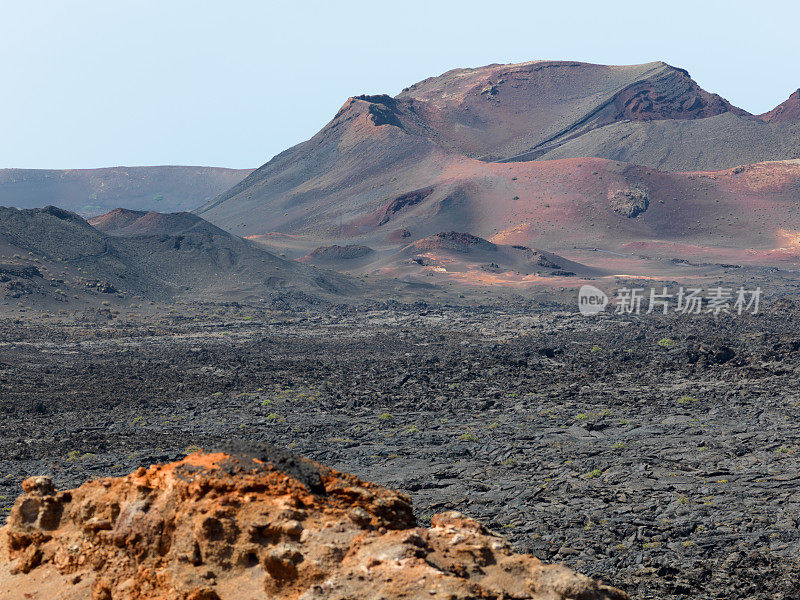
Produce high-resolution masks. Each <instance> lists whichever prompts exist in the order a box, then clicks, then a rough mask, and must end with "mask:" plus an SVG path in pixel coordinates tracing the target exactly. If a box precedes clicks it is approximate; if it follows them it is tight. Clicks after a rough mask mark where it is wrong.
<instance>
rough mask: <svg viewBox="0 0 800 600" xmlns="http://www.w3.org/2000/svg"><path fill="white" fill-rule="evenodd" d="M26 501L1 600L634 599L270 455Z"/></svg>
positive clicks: (210, 460) (181, 466)
mask: <svg viewBox="0 0 800 600" xmlns="http://www.w3.org/2000/svg"><path fill="white" fill-rule="evenodd" d="M23 490H24V492H25V493H24V494H23V495H22V496H20V497H19V498H18V500H17V502H16V504H15V506H14V508H13V510H12V512H11V515H10V517H9V518H8V523H7V525H6V526H5V527H3V528H2V529H0V597H1V598H3V599H4V600H15V599H20V600H21V599H23V598H31V599H37V598H39V599H42V600H44V599H47V600H84V599H85V600H90V599H91V600H143V599H145V598H146V599H148V600H227V599H231V600H239V599H241V600H253V599H257V598H286V599H290V598H296V599H300V598H302V599H307V600H311V599H315V598H326V599H334V598H335V599H341V600H344V599H351V600H357V599H364V600H366V599H374V598H431V599H436V598H442V599H443V598H448V599H458V598H464V599H466V598H520V599H521V598H531V599H541V600H557V599H565V600H566V599H568V598H572V599H581V600H623V599H625V598H627V595H626V594H625V593H623V592H621V591H619V590H617V589H614V588H611V587H608V586H605V585H602V584H601V583H598V582H595V581H593V580H591V579H589V578H588V577H585V576H583V575H580V574H577V573H575V572H573V571H571V570H569V569H568V568H566V567H564V566H559V565H544V564H542V563H541V562H540V561H539V560H538V559H536V558H534V557H533V556H529V555H521V554H515V553H514V552H513V551H512V550H511V549H510V547H509V546H508V544H507V543H506V542H505V541H504V540H503V539H502V538H499V537H497V536H495V535H493V534H492V533H490V532H488V531H487V530H486V529H484V528H483V527H482V526H481V525H480V524H478V523H477V522H475V521H473V520H471V519H468V518H466V517H464V516H462V515H460V514H458V513H446V514H441V515H437V516H435V517H434V518H433V519H432V524H431V527H430V528H423V527H418V526H417V524H416V522H415V519H414V517H413V514H412V511H411V504H410V501H409V499H408V498H406V497H405V496H403V495H401V494H399V493H397V492H393V491H390V490H387V489H384V488H381V487H379V486H377V485H374V484H371V483H365V482H363V481H360V480H358V479H357V478H355V477H353V476H351V475H346V474H343V473H338V472H336V471H333V470H331V469H328V468H326V467H323V466H321V465H318V464H316V463H312V462H310V461H306V460H304V459H300V458H297V457H294V456H292V455H290V454H288V453H285V452H283V451H280V450H277V449H274V448H268V447H263V448H260V449H259V450H258V451H256V452H253V451H252V449H250V450H242V449H231V450H229V452H226V453H223V452H219V453H215V454H199V453H198V454H192V455H190V456H188V457H187V458H185V459H184V460H182V461H180V462H177V463H172V464H167V465H155V466H151V467H150V468H149V469H145V468H140V469H139V470H137V471H136V472H135V473H132V474H130V475H128V476H127V477H122V478H105V479H98V480H94V481H90V482H88V483H86V484H84V485H83V486H81V487H80V488H78V489H75V490H70V491H60V492H57V491H56V490H55V489H54V488H53V485H52V483H51V482H50V480H49V479H48V478H45V477H35V478H31V479H28V480H26V481H25V482H24V483H23Z"/></svg>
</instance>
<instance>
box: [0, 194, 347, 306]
mask: <svg viewBox="0 0 800 600" xmlns="http://www.w3.org/2000/svg"><path fill="white" fill-rule="evenodd" d="M141 219H146V222H150V223H152V222H157V226H156V227H154V228H152V229H149V230H148V228H147V227H144V226H143V227H141V228H140V229H139V233H141V234H142V235H137V236H128V237H117V236H112V235H108V234H107V233H104V232H103V231H100V230H99V229H97V228H95V227H92V226H91V225H90V224H89V223H87V222H86V221H84V220H83V219H82V218H81V217H79V216H78V215H76V214H74V213H71V212H68V211H65V210H63V209H60V208H55V207H46V208H43V209H25V210H19V209H15V208H5V207H0V301H3V300H5V302H6V303H8V302H20V303H22V304H24V305H27V304H31V305H36V304H39V305H41V304H45V305H46V304H48V303H49V304H51V305H53V306H55V307H59V306H64V307H67V306H71V307H73V308H74V307H75V306H76V304H77V305H78V306H80V305H86V304H89V305H97V306H99V305H103V304H108V305H114V304H119V303H128V302H131V300H135V299H137V298H138V299H140V300H141V299H149V300H169V299H172V298H180V299H184V300H247V301H263V300H268V299H273V300H274V299H276V298H280V299H285V300H287V301H292V300H296V299H298V298H299V299H305V300H310V299H314V298H322V297H342V296H347V295H350V294H353V293H355V292H356V291H357V288H356V286H355V285H354V284H353V282H352V281H351V280H350V279H349V278H347V277H345V276H343V275H339V274H336V273H333V272H325V271H320V270H318V269H316V268H314V267H311V266H309V265H304V264H302V263H298V262H292V261H287V260H284V259H282V258H279V257H277V256H274V255H273V254H270V253H269V252H267V251H265V250H262V249H260V248H257V247H255V246H254V245H253V244H251V243H250V242H247V241H246V240H243V239H241V238H238V237H236V236H233V235H231V234H229V233H227V232H225V231H222V230H221V229H219V228H217V227H214V226H213V225H211V224H209V223H206V222H205V221H203V220H202V219H200V218H199V217H196V216H193V215H186V214H185V213H183V214H180V213H179V214H172V215H170V214H167V215H158V214H156V213H145V214H143V215H141V216H140V218H139V220H141ZM109 220H110V219H106V223H107V222H108V221H109ZM190 221H191V223H190ZM123 234H124V235H127V234H125V233H124V232H123Z"/></svg>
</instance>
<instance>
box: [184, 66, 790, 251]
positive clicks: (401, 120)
mask: <svg viewBox="0 0 800 600" xmlns="http://www.w3.org/2000/svg"><path fill="white" fill-rule="evenodd" d="M796 107H797V98H796V97H795V96H793V97H792V98H790V99H789V100H787V101H786V102H785V103H784V104H782V105H781V107H779V108H777V109H775V111H772V112H771V113H767V114H765V115H761V116H753V115H750V114H748V113H746V112H745V111H743V110H741V109H738V108H736V107H735V106H733V105H731V104H730V103H729V102H728V101H726V100H725V99H723V98H721V97H719V96H717V95H715V94H711V93H708V92H706V91H704V90H702V89H701V88H700V87H699V86H698V85H697V84H696V83H695V82H694V81H693V80H692V79H691V78H690V77H689V75H688V74H687V73H686V71H684V70H682V69H677V68H674V67H671V66H669V65H666V64H664V63H660V62H659V63H649V64H645V65H634V66H624V67H614V66H602V65H591V64H583V63H575V62H553V61H536V62H529V63H522V64H517V65H491V66H488V67H482V68H478V69H458V70H455V71H450V72H448V73H445V74H444V75H441V76H439V77H434V78H431V79H427V80H425V81H422V82H420V83H418V84H415V85H413V86H411V87H410V88H407V89H406V90H404V91H403V92H402V93H400V94H399V95H398V96H396V97H394V98H392V97H389V96H385V95H378V96H366V95H365V96H355V97H352V98H350V99H348V101H347V102H346V103H345V104H344V106H343V107H342V108H341V109H340V110H339V112H338V113H337V114H336V115H335V117H334V118H333V120H332V121H331V122H330V123H328V124H327V125H326V126H325V127H323V129H322V130H321V131H320V132H319V133H317V134H316V135H315V136H314V137H312V138H311V139H310V140H308V141H306V142H303V143H301V144H299V145H297V146H295V147H293V148H290V149H288V150H286V151H284V152H282V153H281V154H279V155H277V156H276V157H274V158H273V159H272V160H270V161H269V162H268V163H267V164H265V165H264V166H262V167H261V168H259V169H257V170H256V171H254V172H253V173H252V174H251V175H250V176H248V177H247V178H246V179H244V180H243V181H242V182H241V183H239V184H237V185H236V186H234V187H233V188H231V189H230V190H228V191H227V192H225V193H223V194H222V195H220V196H219V197H218V198H217V199H216V200H215V201H214V202H212V203H210V204H208V205H207V206H205V207H203V208H201V209H199V210H198V211H197V214H199V215H202V216H203V217H204V218H206V219H208V220H210V221H211V222H212V223H215V224H217V225H219V226H220V227H223V228H225V229H227V230H229V231H234V232H236V233H237V234H238V235H242V236H244V237H249V238H251V239H254V240H256V241H258V242H260V243H263V244H264V245H265V246H266V247H268V248H270V249H272V250H275V251H281V252H287V254H289V255H291V256H293V257H301V256H304V255H308V253H309V252H311V251H312V250H314V249H315V248H318V247H327V246H334V245H339V246H341V247H347V246H364V247H368V248H371V249H374V250H375V251H376V253H375V254H374V255H373V256H374V258H375V259H378V258H381V257H383V256H384V254H381V252H384V251H397V250H400V249H401V248H402V247H404V246H406V245H408V244H409V243H412V242H415V241H417V240H420V239H422V238H425V237H428V236H431V235H436V234H438V233H441V232H447V231H458V232H464V233H469V234H471V235H475V236H478V237H481V238H484V239H487V240H489V241H491V242H493V243H501V244H512V245H513V244H517V245H523V246H526V247H530V248H541V249H543V250H545V251H550V252H556V253H559V254H562V256H566V258H570V259H572V260H576V261H578V262H585V259H587V256H586V255H585V253H582V252H579V251H577V250H579V249H581V248H589V249H592V250H594V249H595V248H601V249H604V250H612V251H614V252H620V251H623V253H626V252H629V251H630V252H631V253H632V254H635V255H639V254H642V248H644V249H645V250H647V251H650V250H653V252H655V253H660V254H661V255H662V256H664V257H667V258H676V257H681V256H683V255H689V256H690V257H694V258H697V257H698V256H703V257H712V258H713V257H716V259H717V260H721V259H722V258H725V257H727V258H728V259H731V253H733V254H736V253H739V254H741V257H742V258H743V259H744V258H746V259H748V260H750V259H754V258H759V257H762V258H763V257H764V256H767V258H768V259H770V260H771V259H772V258H774V257H776V256H784V254H785V251H788V253H789V254H790V255H791V257H793V258H792V260H796V254H797V252H796V251H797V248H796V246H797V245H798V244H797V241H796V239H795V238H798V239H800V213H798V208H799V207H798V202H797V199H798V197H800V163H798V162H797V161H792V160H785V159H792V158H797V157H800V119H796V118H794V116H795V114H796ZM564 157H581V158H564ZM556 159H557V160H556ZM767 160H770V161H772V162H764V163H759V164H752V165H751V166H747V165H749V164H750V163H756V162H757V161H767ZM739 165H745V166H739ZM655 167H659V168H658V169H656V168H655ZM678 169H687V170H691V172H688V171H687V172H681V171H678V172H676V170H678ZM634 248H635V250H633V249H634ZM654 249H655V250H654ZM720 249H722V250H720ZM746 249H752V250H754V252H755V254H753V255H747V256H744V252H745V250H746ZM564 252H572V255H569V254H566V255H565V254H564ZM609 256H610V255H605V256H604V257H603V259H604V260H603V262H605V259H608V258H609ZM309 258H313V257H309ZM589 258H590V257H589ZM736 258H737V257H736V256H733V259H736ZM361 262H362V263H364V262H365V261H364V260H363V259H362V261H361ZM350 264H355V263H350ZM621 267H622V266H621Z"/></svg>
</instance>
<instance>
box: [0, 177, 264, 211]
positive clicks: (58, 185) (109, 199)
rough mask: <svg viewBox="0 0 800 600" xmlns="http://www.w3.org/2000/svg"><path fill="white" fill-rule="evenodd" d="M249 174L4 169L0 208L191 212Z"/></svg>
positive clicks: (0, 189) (0, 178) (0, 190)
mask: <svg viewBox="0 0 800 600" xmlns="http://www.w3.org/2000/svg"><path fill="white" fill-rule="evenodd" d="M251 171H252V169H222V168H218V167H184V166H159V167H110V168H105V169H67V170H56V169H0V205H3V206H15V207H17V208H42V207H44V206H48V205H55V206H58V207H60V208H64V209H67V210H70V211H73V212H76V213H78V214H80V215H82V216H90V215H97V214H101V213H104V212H106V211H109V210H111V209H113V208H116V207H118V206H124V207H126V208H130V209H137V210H145V211H149V210H156V211H161V212H172V211H180V210H193V209H195V208H197V207H198V206H200V205H201V204H203V203H204V202H206V201H207V200H209V199H211V198H214V197H215V196H217V194H220V193H221V192H224V191H225V190H227V189H228V188H230V187H231V186H233V185H236V184H237V183H238V182H240V181H241V180H242V179H244V178H245V177H246V176H247V175H248V174H250V173H251Z"/></svg>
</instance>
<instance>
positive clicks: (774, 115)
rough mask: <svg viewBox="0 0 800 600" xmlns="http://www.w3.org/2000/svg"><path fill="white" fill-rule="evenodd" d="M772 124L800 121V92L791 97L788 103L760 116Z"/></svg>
mask: <svg viewBox="0 0 800 600" xmlns="http://www.w3.org/2000/svg"><path fill="white" fill-rule="evenodd" d="M760 118H761V119H763V120H765V121H770V122H781V121H800V90H797V91H796V92H795V93H794V94H792V95H791V96H789V98H788V99H787V100H786V102H784V103H782V104H779V105H778V106H776V107H775V108H773V109H772V110H771V111H769V112H767V113H764V114H763V115H761V116H760Z"/></svg>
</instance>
